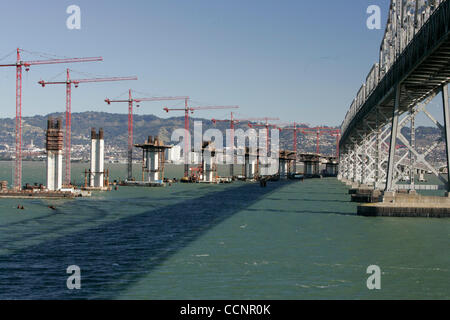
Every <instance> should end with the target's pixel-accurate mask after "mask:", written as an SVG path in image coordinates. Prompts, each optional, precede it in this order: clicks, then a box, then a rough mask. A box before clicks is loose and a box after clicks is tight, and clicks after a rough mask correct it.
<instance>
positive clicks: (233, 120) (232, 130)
mask: <svg viewBox="0 0 450 320" xmlns="http://www.w3.org/2000/svg"><path fill="white" fill-rule="evenodd" d="M230 114H231V116H230V119H229V120H228V119H227V120H217V119H211V121H212V123H214V124H216V123H217V122H229V123H230V143H231V146H230V147H231V152H232V154H233V160H232V163H231V164H230V176H231V178H233V176H234V164H235V160H236V158H235V156H234V125H235V124H236V123H239V120H237V119H234V118H233V112H230Z"/></svg>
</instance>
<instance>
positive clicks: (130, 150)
mask: <svg viewBox="0 0 450 320" xmlns="http://www.w3.org/2000/svg"><path fill="white" fill-rule="evenodd" d="M175 100H184V101H185V104H186V105H187V101H188V100H189V97H186V96H177V97H151V98H133V96H132V90H131V89H130V90H129V91H128V99H127V100H111V99H108V98H106V99H105V102H106V103H107V104H108V105H110V104H111V103H116V102H118V103H128V157H127V159H128V160H127V161H128V162H127V166H128V170H127V171H128V180H132V179H133V104H134V103H136V104H137V105H136V106H137V107H139V105H138V104H139V103H141V102H144V101H175Z"/></svg>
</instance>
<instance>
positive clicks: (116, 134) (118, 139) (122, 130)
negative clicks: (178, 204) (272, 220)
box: [0, 111, 336, 154]
mask: <svg viewBox="0 0 450 320" xmlns="http://www.w3.org/2000/svg"><path fill="white" fill-rule="evenodd" d="M49 116H52V117H54V118H57V117H61V118H62V120H63V123H64V119H65V114H64V113H52V114H48V115H45V116H44V115H36V116H33V117H24V118H23V144H24V145H28V144H30V143H31V141H33V144H34V145H35V146H37V147H40V148H43V147H44V144H45V129H46V126H47V119H48V117H49ZM193 121H202V122H203V131H204V132H205V131H206V130H208V129H210V128H216V129H219V130H221V131H222V132H225V130H226V129H228V128H229V124H228V123H226V122H221V123H217V124H213V123H212V122H211V120H210V119H202V118H191V129H192V126H193ZM14 127H15V121H14V119H12V118H3V119H0V149H1V148H2V147H3V148H4V145H9V146H10V147H12V146H13V145H14ZM91 128H96V129H99V128H103V130H104V132H105V142H106V144H108V145H110V146H114V147H116V148H118V149H122V150H124V151H125V150H126V146H127V141H128V140H127V137H128V115H127V114H117V113H107V112H90V111H89V112H78V113H73V114H72V145H87V144H88V142H89V139H90V130H91ZM178 128H184V116H181V117H172V118H168V119H162V118H159V117H157V116H155V115H134V141H135V143H138V142H143V141H144V140H145V139H146V138H147V137H148V136H149V135H151V136H156V135H159V137H160V138H161V139H162V140H163V141H165V142H169V141H170V136H171V134H172V132H173V131H174V130H175V129H178ZM239 128H242V129H244V130H247V129H248V125H247V123H241V124H237V125H236V129H239ZM298 141H299V146H298V148H299V150H302V151H305V152H313V151H315V135H308V136H304V135H302V134H299V135H298ZM335 141H336V139H335V138H334V137H330V136H323V137H321V144H320V145H321V152H323V153H329V154H334V152H335V151H334V150H335ZM280 142H281V147H282V148H288V149H292V132H291V131H283V132H281V133H280ZM224 143H225V141H224Z"/></svg>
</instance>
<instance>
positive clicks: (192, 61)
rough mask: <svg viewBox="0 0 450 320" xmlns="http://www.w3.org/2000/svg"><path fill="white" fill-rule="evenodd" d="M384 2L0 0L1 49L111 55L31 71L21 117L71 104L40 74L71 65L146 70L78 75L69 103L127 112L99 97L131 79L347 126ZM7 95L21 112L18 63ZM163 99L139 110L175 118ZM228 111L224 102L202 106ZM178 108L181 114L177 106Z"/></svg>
mask: <svg viewBox="0 0 450 320" xmlns="http://www.w3.org/2000/svg"><path fill="white" fill-rule="evenodd" d="M71 4H76V5H78V6H80V8H81V30H68V29H67V28H66V19H67V17H68V14H66V8H67V7H68V6H69V5H71ZM372 4H375V5H379V6H380V7H381V9H382V29H381V30H369V29H367V27H366V19H367V17H368V15H367V14H366V9H367V7H368V6H369V5H372ZM3 6H5V4H3ZM388 6H389V0H369V1H366V0H357V1H356V0H351V1H335V0H334V1H333V0H316V1H306V0H292V1H287V0H286V1H275V0H273V1H266V0H259V1H254V0H246V1H242V0H226V1H225V0H190V1H185V0H183V1H182V0H179V1H173V0H172V1H162V0H161V1H159V0H158V1H149V0H142V1H141V0H139V1H138V0H129V1H117V0H114V1H112V0H109V1H105V0H96V1H84V0H83V1H75V0H73V1H63V0H58V1H56V0H55V1H48V0H41V1H21V2H18V3H14V5H11V7H10V9H12V8H14V11H15V12H16V13H13V12H12V10H7V9H6V8H4V9H2V10H0V30H2V41H1V43H0V58H2V57H3V56H5V55H7V54H8V53H10V52H12V51H13V50H14V48H16V47H21V48H24V49H26V50H29V51H35V52H45V53H51V54H54V55H56V56H66V57H90V56H102V57H103V58H104V62H100V63H83V64H71V65H54V66H35V67H32V69H31V70H30V72H28V73H26V74H25V75H24V83H23V85H24V89H23V114H24V115H34V114H46V113H50V112H56V111H64V110H65V90H64V87H63V86H48V87H46V88H41V87H40V86H38V85H37V81H39V80H40V79H44V80H49V79H51V78H54V77H55V76H56V75H58V74H59V73H61V72H63V71H64V70H65V68H66V67H69V68H71V69H73V70H76V71H80V72H88V73H91V74H92V75H95V76H99V75H107V76H128V75H137V76H138V77H139V81H131V82H120V83H95V84H85V85H81V86H80V87H79V88H77V89H74V91H73V94H72V110H73V112H77V111H86V110H95V111H109V112H117V113H126V111H127V109H126V106H125V105H121V104H116V105H111V106H107V105H106V104H105V103H104V102H103V100H104V99H105V98H106V97H109V98H117V97H119V96H121V97H125V95H122V94H124V93H125V92H126V91H127V89H128V88H133V89H135V90H137V91H140V92H142V93H143V94H142V96H143V95H144V93H145V95H189V96H190V97H191V98H192V100H193V101H194V102H193V104H194V105H198V104H201V105H236V104H237V105H240V107H241V108H240V110H238V112H237V113H238V116H240V117H265V116H270V117H279V118H280V119H281V120H282V122H288V121H294V120H295V121H297V122H305V123H309V124H311V125H322V124H324V125H339V124H340V123H341V122H342V119H343V117H344V115H345V113H346V112H347V109H348V106H349V105H350V102H351V100H352V99H353V98H354V96H355V94H356V92H357V90H358V89H359V87H360V86H361V84H362V83H363V81H364V79H365V77H366V75H367V73H368V71H369V70H370V68H371V66H372V64H373V63H374V62H375V61H377V58H378V50H379V45H380V42H381V39H382V37H383V32H384V24H385V20H386V17H387V11H388ZM24 58H25V60H26V59H40V57H37V56H32V55H29V54H26V55H24ZM14 59H15V57H14V56H9V57H7V58H6V59H4V60H2V61H1V62H0V63H7V62H14ZM63 77H64V76H63V75H60V76H59V77H57V78H56V79H63ZM74 77H76V76H75V75H74ZM78 77H85V76H82V75H79V76H78ZM0 95H1V97H2V99H1V101H0V117H13V116H14V114H15V70H14V68H0ZM163 105H166V104H164V103H145V104H142V106H141V108H140V109H139V110H137V111H136V112H137V113H138V114H144V113H149V114H150V113H151V114H155V115H157V116H162V117H167V116H168V115H167V114H165V113H164V112H163V111H162V106H163ZM170 105H178V104H176V103H175V104H169V106H170ZM228 114H229V112H228V111H226V110H218V111H215V112H202V113H196V116H198V117H205V118H210V117H215V118H221V117H226V116H227V115H228ZM175 115H181V114H169V116H175Z"/></svg>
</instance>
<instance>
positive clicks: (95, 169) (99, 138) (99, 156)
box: [89, 129, 105, 188]
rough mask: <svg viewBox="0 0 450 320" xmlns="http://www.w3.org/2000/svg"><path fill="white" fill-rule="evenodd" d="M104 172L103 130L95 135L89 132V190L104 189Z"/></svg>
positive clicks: (93, 132)
mask: <svg viewBox="0 0 450 320" xmlns="http://www.w3.org/2000/svg"><path fill="white" fill-rule="evenodd" d="M104 171H105V140H104V137H103V129H100V131H99V132H98V133H97V132H96V131H95V129H92V130H91V166H90V178H89V186H90V187H91V188H103V187H104V179H105V176H104Z"/></svg>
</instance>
